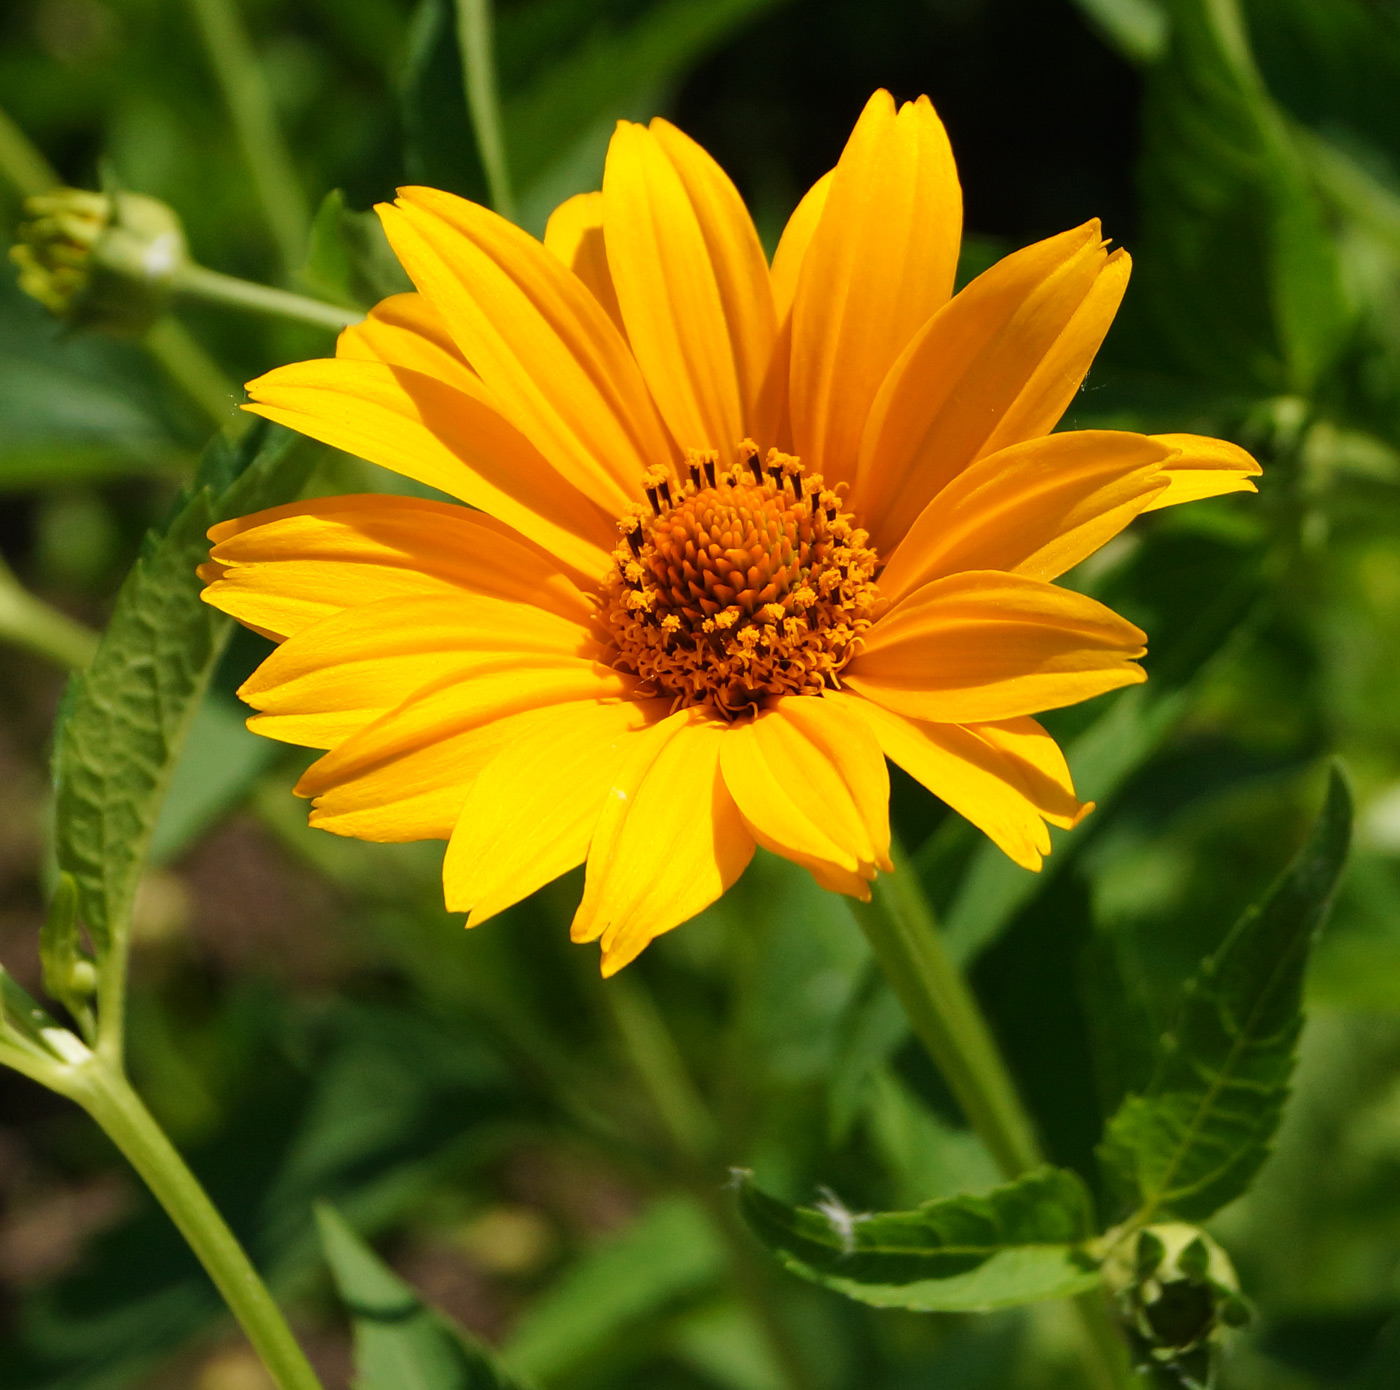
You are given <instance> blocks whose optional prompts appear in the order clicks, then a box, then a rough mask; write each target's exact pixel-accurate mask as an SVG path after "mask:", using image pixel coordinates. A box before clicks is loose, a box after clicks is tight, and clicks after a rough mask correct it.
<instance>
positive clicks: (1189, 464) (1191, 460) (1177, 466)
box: [1144, 434, 1264, 512]
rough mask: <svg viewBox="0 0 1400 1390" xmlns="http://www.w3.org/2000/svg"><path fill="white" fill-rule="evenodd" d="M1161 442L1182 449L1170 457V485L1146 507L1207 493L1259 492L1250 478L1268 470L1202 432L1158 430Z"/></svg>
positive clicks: (1167, 467)
mask: <svg viewBox="0 0 1400 1390" xmlns="http://www.w3.org/2000/svg"><path fill="white" fill-rule="evenodd" d="M1152 438H1153V439H1154V440H1156V441H1157V442H1158V443H1159V444H1164V445H1166V446H1167V447H1168V448H1170V449H1176V450H1177V451H1178V452H1177V453H1176V454H1175V455H1174V456H1173V457H1172V458H1170V459H1168V460H1167V462H1166V464H1165V466H1164V467H1163V469H1162V472H1163V473H1164V474H1165V475H1166V478H1167V483H1168V486H1167V489H1166V491H1165V492H1163V493H1160V494H1159V495H1158V496H1156V497H1154V498H1153V499H1152V501H1151V502H1150V503H1149V504H1148V506H1147V507H1146V508H1145V509H1144V510H1146V511H1149V512H1153V511H1156V510H1157V509H1158V508H1159V507H1174V506H1176V505H1177V503H1178V502H1196V501H1199V500H1200V499H1201V498H1203V497H1220V496H1222V495H1223V494H1225V493H1227V492H1258V490H1259V489H1258V488H1257V487H1255V485H1254V484H1253V483H1252V482H1251V481H1250V479H1251V478H1255V477H1258V475H1259V474H1260V473H1262V472H1263V471H1264V470H1263V469H1262V468H1260V467H1259V465H1258V463H1257V462H1256V461H1255V460H1254V458H1253V457H1252V456H1251V455H1250V454H1249V453H1247V452H1246V451H1245V450H1244V449H1241V448H1240V446H1239V445H1238V444H1231V443H1229V442H1228V441H1227V440H1224V439H1210V438H1208V437H1207V436H1205V435H1201V434H1154V435H1153V436H1152Z"/></svg>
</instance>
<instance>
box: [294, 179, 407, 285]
mask: <svg viewBox="0 0 1400 1390" xmlns="http://www.w3.org/2000/svg"><path fill="white" fill-rule="evenodd" d="M301 280H302V284H303V285H304V286H305V287H306V288H307V289H308V290H309V291H310V292H311V293H312V294H317V295H320V296H321V297H322V298H323V299H329V300H331V301H332V302H334V303H336V304H345V305H348V306H349V307H351V308H354V309H368V308H370V307H372V306H373V305H375V304H377V303H378V302H379V301H380V300H381V299H386V298H388V296H389V295H391V294H403V293H406V292H407V291H409V290H411V289H412V288H413V282H412V281H411V280H410V279H409V278H408V276H407V274H405V272H404V269H403V267H402V266H401V265H400V264H399V261H398V257H397V256H395V255H394V252H393V248H392V247H391V246H390V245H389V239H388V237H386V236H385V235H384V228H383V227H382V226H381V225H380V222H379V218H378V217H377V216H376V215H375V214H374V213H373V212H352V211H351V210H350V209H349V208H347V207H346V206H345V195H344V194H343V193H342V192H341V191H340V189H338V188H333V189H332V190H331V191H330V192H329V193H327V194H326V196H325V197H324V198H323V199H322V200H321V206H320V207H319V208H318V209H317V211H316V217H315V220H314V221H313V222H312V224H311V245H310V248H309V250H308V251H307V256H306V264H305V265H304V266H303V267H302V270H301Z"/></svg>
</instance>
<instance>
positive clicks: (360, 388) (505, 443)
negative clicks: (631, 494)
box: [247, 358, 619, 577]
mask: <svg viewBox="0 0 1400 1390" xmlns="http://www.w3.org/2000/svg"><path fill="white" fill-rule="evenodd" d="M476 389H477V390H478V391H480V390H481V388H480V386H479V384H478V387H477V388H476ZM248 393H249V395H251V396H252V397H253V399H254V401H255V402H256V404H254V405H251V406H248V407H247V409H249V410H251V411H253V412H254V413H255V414H257V415H263V416H266V417H267V418H268V419H269V420H276V421H277V422H278V424H282V425H287V426H288V427H290V428H291V429H294V430H299V431H301V433H302V434H308V435H310V436H311V437H312V438H313V439H319V440H320V441H321V442H322V443H323V444H330V445H332V446H333V447H334V448H337V449H344V450H345V451H346V452H347V453H351V454H357V455H359V457H361V458H365V459H368V460H369V461H370V462H371V463H377V464H380V465H381V466H382V467H384V468H390V469H393V471H394V472H396V473H402V474H403V475H404V476H405V477H407V478H413V479H415V480H417V481H418V482H420V483H427V484H428V485H429V486H430V487H435V488H438V489H439V490H440V491H442V492H445V493H447V494H448V495H449V496H452V497H459V498H461V500H462V501H463V502H468V503H470V504H471V505H472V506H473V507H480V508H481V510H482V511H485V512H488V513H489V514H490V515H492V516H494V517H497V518H498V519H499V520H501V521H504V522H505V523H506V524H507V525H509V526H512V527H514V528H515V530H517V531H519V532H520V533H521V535H523V536H528V537H529V538H530V539H531V540H534V541H537V542H538V543H539V544H540V545H542V546H544V547H545V549H547V550H548V551H549V552H550V553H551V554H554V555H557V556H558V557H559V558H560V559H561V560H563V561H564V563H565V564H567V565H569V566H570V567H572V568H573V569H575V570H576V571H578V572H579V573H580V574H582V575H587V576H589V577H593V576H597V575H601V574H603V573H604V572H605V571H606V569H607V565H608V559H607V556H608V553H609V548H610V547H611V546H612V545H613V544H615V543H616V539H617V532H616V525H615V518H616V517H617V515H618V514H619V513H618V512H611V513H610V512H608V511H605V510H603V509H602V508H601V507H599V506H598V504H597V502H596V501H594V500H593V499H592V498H591V497H589V496H586V495H585V494H583V493H581V492H580V491H578V489H577V488H575V487H574V486H573V485H572V484H571V483H569V482H567V481H566V480H565V479H563V478H561V477H560V476H559V475H558V474H557V473H556V472H555V471H554V470H553V469H552V468H551V467H550V466H549V464H548V463H546V462H545V460H544V458H543V457H542V456H541V455H540V453H539V451H538V450H537V449H535V447H534V446H533V445H532V444H531V443H530V441H529V440H528V439H526V438H525V436H524V435H522V434H521V433H520V431H519V430H517V429H515V428H514V427H513V426H512V425H511V424H510V423H509V422H508V421H507V420H505V419H504V418H502V416H501V415H500V414H499V413H498V412H497V411H496V410H495V409H494V408H493V407H492V405H491V404H490V402H489V401H487V400H486V399H484V397H483V396H481V395H476V396H473V395H470V394H468V392H467V391H465V390H459V389H457V387H454V386H448V385H446V384H445V383H444V382H442V381H439V380H437V379H436V378H435V377H431V376H427V375H425V374H424V373H422V372H415V371H411V370H409V369H408V368H404V367H393V366H387V365H385V364H384V363H382V362H366V361H354V360H350V359H344V358H325V359H321V360H317V361H311V362H297V363H294V364H293V365H291V366H287V367H278V368H277V369H276V370H275V371H271V372H268V373H267V375H266V376H262V377H259V378H258V379H257V380H256V381H250V382H249V383H248Z"/></svg>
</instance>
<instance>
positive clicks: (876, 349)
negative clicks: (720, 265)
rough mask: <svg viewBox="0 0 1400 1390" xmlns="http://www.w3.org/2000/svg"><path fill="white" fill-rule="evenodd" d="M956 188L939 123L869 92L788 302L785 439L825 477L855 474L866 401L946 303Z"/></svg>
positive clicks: (920, 107) (926, 110)
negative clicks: (788, 431) (788, 435)
mask: <svg viewBox="0 0 1400 1390" xmlns="http://www.w3.org/2000/svg"><path fill="white" fill-rule="evenodd" d="M961 235H962V192H961V190H960V188H959V186H958V175H957V169H956V168H955V166H954V164H953V154H952V150H951V149H950V148H949V146H948V137H947V135H946V134H945V133H944V130H943V125H942V122H940V121H939V119H938V117H937V115H936V114H935V113H934V110H933V107H932V106H930V105H929V102H928V99H927V97H920V98H919V100H918V101H916V102H910V103H907V104H906V105H904V106H903V107H901V108H900V110H899V112H898V114H896V112H895V107H894V101H893V99H892V98H891V97H890V95H889V93H888V92H877V93H876V94H875V95H874V96H873V97H871V99H870V101H869V103H868V104H867V105H866V108H865V110H864V111H863V112H862V113H861V117H860V120H859V121H857V122H856V127H855V129H854V130H853V131H852V132H851V138H850V140H849V141H848V142H847V144H846V148H845V150H844V151H843V152H842V155H841V159H840V161H839V162H838V164H837V166H836V173H835V177H834V178H833V180H832V183H831V191H830V193H829V194H828V196H827V200H826V207H825V209H824V210H823V211H822V214H821V219H820V222H819V224H818V226H817V229H816V233H815V234H814V236H813V237H812V242H811V245H810V246H809V247H808V248H807V254H806V256H805V257H804V258H803V262H802V271H801V274H800V275H799V276H798V283H797V294H796V297H795V299H794V300H793V307H792V381H791V403H790V409H791V413H792V436H793V444H794V447H795V448H796V450H797V452H798V453H799V454H800V455H801V457H802V460H803V462H804V463H805V464H806V465H807V467H808V468H810V469H814V470H816V471H817V472H820V473H821V474H823V476H824V477H825V478H826V481H827V484H828V485H831V484H833V483H835V482H838V481H841V480H845V481H848V482H849V481H851V480H852V479H853V478H854V477H855V466H856V454H857V451H858V449H859V447H860V438H861V432H862V430H863V429H864V427H865V419H866V416H867V415H868V414H869V411H870V405H871V402H872V401H873V400H874V399H875V393H876V392H877V391H878V390H879V389H880V383H881V382H882V381H883V380H884V378H885V375H886V373H887V372H888V371H889V369H890V367H891V366H892V365H893V364H894V362H895V360H896V359H897V358H898V357H899V355H900V353H901V352H903V351H904V349H905V347H906V346H907V345H908V343H909V340H910V339H911V338H913V336H914V334H915V333H916V332H917V331H918V330H919V329H920V328H921V327H922V326H923V324H924V323H926V322H927V321H928V319H929V317H930V316H931V315H932V314H933V313H934V312H935V311H936V310H938V309H939V308H941V307H942V305H943V304H944V303H945V302H946V301H947V298H948V295H949V294H950V293H951V291H952V288H953V274H954V271H955V270H956V269H957V261H958V244H959V240H960V238H961Z"/></svg>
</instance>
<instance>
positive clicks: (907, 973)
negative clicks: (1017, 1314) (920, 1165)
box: [852, 845, 1128, 1390]
mask: <svg viewBox="0 0 1400 1390" xmlns="http://www.w3.org/2000/svg"><path fill="white" fill-rule="evenodd" d="M891 857H892V858H893V859H894V863H895V871H894V872H893V873H892V874H885V875H882V876H881V877H880V878H878V879H877V880H876V881H875V883H874V884H873V885H872V887H871V897H870V902H868V903H852V911H853V913H854V915H855V918H856V921H857V922H858V923H859V924H860V928H861V930H862V931H863V932H864V933H865V937H866V940H867V941H869V943H870V949H871V951H872V952H873V953H874V956H875V960H876V963H877V964H878V965H879V967H880V969H881V971H882V972H883V974H884V976H885V979H886V980H887V981H888V982H889V985H890V988H891V989H892V990H894V992H895V995H896V996H897V997H898V999H899V1002H900V1003H901V1004H902V1005H903V1007H904V1012H905V1014H906V1015H907V1017H908V1019H909V1023H910V1026H911V1027H912V1028H913V1030H914V1033H915V1035H916V1036H917V1037H918V1039H919V1041H920V1042H921V1043H923V1045H924V1048H925V1049H926V1051H927V1052H928V1054H929V1056H930V1057H931V1058H932V1060H933V1064H934V1065H935V1066H936V1067H937V1068H938V1070H939V1071H940V1072H941V1073H942V1075H943V1078H944V1080H945V1081H947V1083H948V1088H949V1089H950V1090H951V1091H952V1092H953V1095H954V1096H955V1097H956V1098H957V1101H958V1104H959V1105H960V1106H961V1107H962V1110H963V1113H964V1114H965V1115H966V1116H967V1119H968V1123H969V1124H971V1126H972V1128H973V1130H974V1131H975V1132H976V1133H977V1135H978V1136H979V1137H980V1138H981V1140H982V1142H983V1143H984V1144H985V1145H986V1146H987V1149H988V1151H989V1152H990V1153H991V1155H992V1157H993V1159H994V1160H995V1161H996V1164H997V1166H998V1167H999V1168H1000V1169H1001V1171H1002V1173H1003V1174H1004V1175H1005V1176H1006V1177H1007V1178H1016V1177H1019V1176H1020V1175H1021V1174H1022V1173H1026V1172H1029V1171H1030V1170H1031V1169H1032V1168H1035V1167H1038V1166H1039V1165H1040V1164H1041V1163H1043V1162H1044V1157H1043V1155H1042V1153H1041V1150H1040V1144H1039V1141H1038V1140H1037V1138H1036V1134H1035V1127H1034V1125H1033V1124H1032V1123H1031V1118H1030V1116H1029V1115H1028V1114H1027V1113H1026V1109H1025V1107H1024V1105H1022V1103H1021V1097H1020V1095H1019V1093H1018V1092H1017V1090H1016V1085H1015V1082H1014V1081H1013V1080H1012V1079H1011V1073H1010V1072H1009V1071H1008V1070H1007V1066H1006V1063H1005V1061H1004V1060H1003V1059H1002V1056H1001V1052H1000V1050H999V1049H998V1048H997V1045H996V1040H995V1039H994V1038H993V1037H992V1032H991V1029H990V1028H989V1027H988V1026H987V1021H986V1019H985V1018H984V1017H983V1015H982V1010H981V1008H980V1007H979V1006H978V1003H977V1000H976V997H975V996H974V995H973V993H972V990H971V989H970V988H969V986H968V983H967V980H966V979H965V978H964V976H963V974H962V972H961V971H960V970H959V969H958V967H957V966H956V965H955V964H954V963H953V959H952V957H951V956H950V955H949V954H948V951H947V948H946V947H945V945H944V942H943V936H942V933H941V932H940V931H939V930H938V925H937V923H936V922H935V921H934V918H933V911H932V909H931V908H930V907H929V904H928V900H927V899H926V898H925V897H924V894H923V890H922V888H921V887H920V885H919V877H918V874H917V873H916V872H915V870H914V869H913V867H912V866H911V865H910V864H909V863H908V861H907V860H906V859H905V856H904V854H903V851H902V850H901V849H900V848H899V846H898V845H895V846H894V847H893V848H892V851H891ZM1073 1307H1074V1311H1075V1315H1076V1317H1077V1319H1078V1322H1079V1325H1080V1330H1081V1333H1082V1342H1081V1346H1082V1352H1083V1365H1084V1371H1085V1373H1086V1375H1087V1376H1088V1378H1089V1380H1090V1382H1091V1383H1092V1384H1093V1385H1094V1386H1095V1387H1097V1390H1119V1388H1120V1387H1122V1386H1125V1385H1126V1384H1127V1383H1128V1381H1127V1375H1128V1369H1127V1358H1126V1356H1125V1354H1124V1346H1123V1342H1122V1339H1121V1337H1120V1336H1119V1335H1118V1333H1117V1331H1116V1330H1115V1328H1114V1327H1113V1324H1112V1323H1111V1321H1110V1320H1109V1315H1108V1309H1107V1308H1106V1306H1105V1304H1104V1300H1103V1297H1102V1296H1101V1295H1100V1294H1099V1293H1098V1292H1097V1291H1091V1292H1089V1293H1086V1294H1081V1295H1080V1296H1079V1297H1078V1298H1076V1299H1075V1300H1074V1302H1073Z"/></svg>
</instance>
